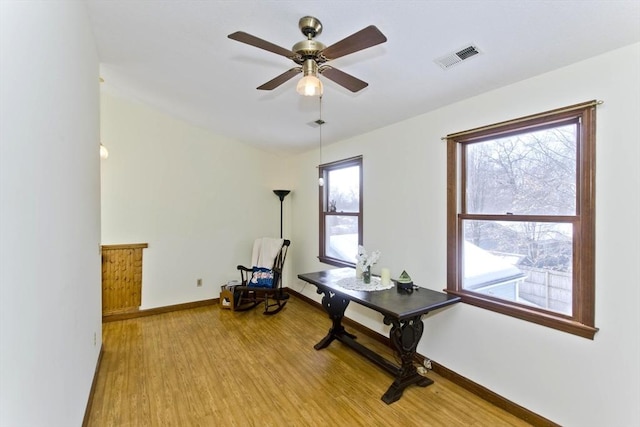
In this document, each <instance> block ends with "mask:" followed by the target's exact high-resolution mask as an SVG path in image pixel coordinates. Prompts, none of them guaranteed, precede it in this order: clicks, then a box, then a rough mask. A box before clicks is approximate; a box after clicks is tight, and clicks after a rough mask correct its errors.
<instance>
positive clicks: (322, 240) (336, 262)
mask: <svg viewBox="0 0 640 427" xmlns="http://www.w3.org/2000/svg"><path fill="white" fill-rule="evenodd" d="M362 163H363V162H362V156H356V157H350V158H348V159H343V160H338V161H335V162H331V163H325V164H322V165H320V166H319V167H318V178H323V179H324V180H325V185H324V186H322V187H320V186H318V218H319V224H318V230H319V235H318V237H319V239H318V240H319V252H318V253H319V255H318V260H319V261H320V262H322V263H324V264H329V265H333V266H336V267H355V255H356V254H354V255H353V256H354V261H353V262H348V261H345V260H341V259H337V258H332V257H329V256H327V255H326V230H325V223H326V221H325V217H327V216H331V215H341V216H357V217H358V244H359V245H362V241H363V239H362V230H363V226H362V223H363V211H362V206H363V201H362V195H363V189H362V188H363V185H362V181H363V180H362V177H363V173H362V169H363V168H362ZM350 166H359V172H360V174H359V177H358V179H359V180H360V188H359V189H360V194H359V206H358V212H328V211H327V201H326V194H327V190H326V188H328V185H329V182H328V179H327V176H328V172H329V171H331V170H335V169H342V168H346V167H350Z"/></svg>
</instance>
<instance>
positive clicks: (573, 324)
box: [445, 289, 598, 340]
mask: <svg viewBox="0 0 640 427" xmlns="http://www.w3.org/2000/svg"><path fill="white" fill-rule="evenodd" d="M445 292H447V293H448V294H451V295H456V296H459V297H460V298H462V302H463V303H466V304H470V305H474V306H476V307H480V308H484V309H487V310H491V311H494V312H496V313H501V314H505V315H507V316H511V317H515V318H517V319H521V320H525V321H527V322H532V323H536V324H538V325H542V326H547V327H549V328H553V329H556V330H559V331H562V332H566V333H569V334H573V335H577V336H580V337H582V338H587V339H590V340H593V339H594V336H595V334H596V332H598V328H596V327H593V326H588V325H585V324H583V323H580V322H578V321H576V320H574V319H570V318H567V317H564V316H562V315H560V314H559V315H557V316H555V315H554V314H553V313H550V312H543V311H538V310H535V309H528V308H526V307H522V306H517V305H513V304H509V303H506V302H500V301H498V300H494V299H489V298H483V297H482V296H479V295H477V294H472V293H468V292H464V291H463V292H461V291H453V290H448V289H445Z"/></svg>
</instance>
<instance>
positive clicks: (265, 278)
mask: <svg viewBox="0 0 640 427" xmlns="http://www.w3.org/2000/svg"><path fill="white" fill-rule="evenodd" d="M247 286H251V287H253V288H272V287H273V270H271V269H269V268H262V267H253V272H252V273H251V279H249V283H248V285H247Z"/></svg>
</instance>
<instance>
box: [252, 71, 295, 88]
mask: <svg viewBox="0 0 640 427" xmlns="http://www.w3.org/2000/svg"><path fill="white" fill-rule="evenodd" d="M301 72H302V67H295V68H292V69H290V70H288V71H285V72H284V73H282V74H280V75H279V76H278V77H276V78H275V79H272V80H269V81H268V82H266V83H265V84H263V85H262V86H258V87H257V88H256V89H259V90H272V89H275V88H277V87H278V86H280V85H281V84H282V83H284V82H286V81H287V80H289V79H291V78H292V77H293V76H295V75H296V74H298V73H301Z"/></svg>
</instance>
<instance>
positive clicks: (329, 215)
mask: <svg viewBox="0 0 640 427" xmlns="http://www.w3.org/2000/svg"><path fill="white" fill-rule="evenodd" d="M319 172H320V178H322V179H323V180H324V185H323V186H321V187H320V203H319V206H320V256H319V258H320V261H321V262H324V263H327V264H331V265H336V266H353V265H355V262H356V260H355V257H356V255H357V253H358V245H361V244H362V157H354V158H351V159H346V160H341V161H338V162H334V163H328V164H324V165H321V166H320V169H319Z"/></svg>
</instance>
